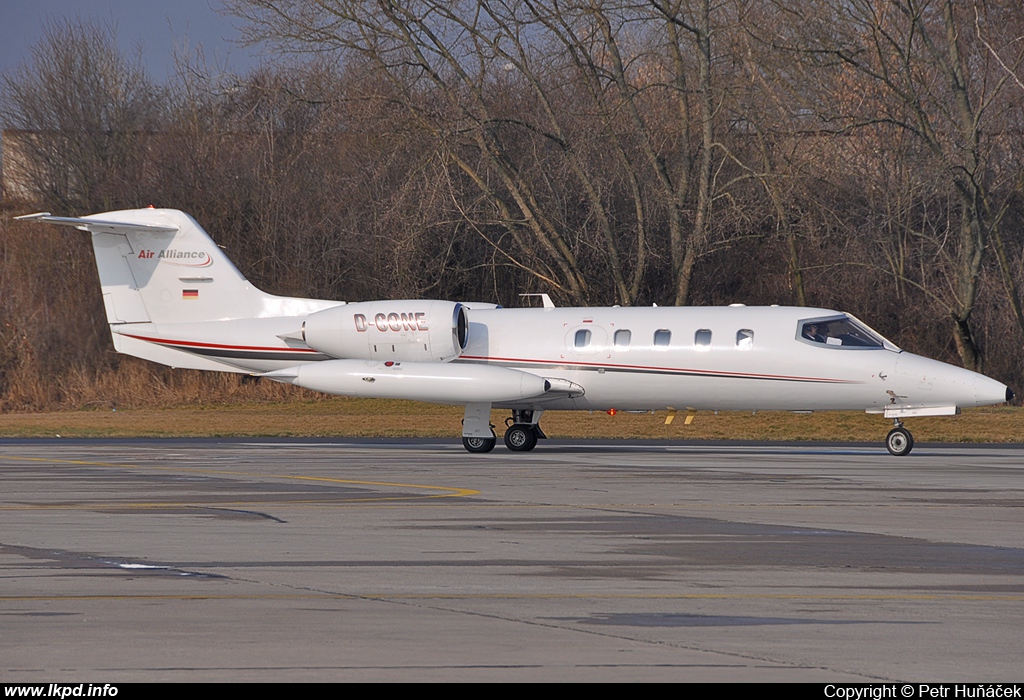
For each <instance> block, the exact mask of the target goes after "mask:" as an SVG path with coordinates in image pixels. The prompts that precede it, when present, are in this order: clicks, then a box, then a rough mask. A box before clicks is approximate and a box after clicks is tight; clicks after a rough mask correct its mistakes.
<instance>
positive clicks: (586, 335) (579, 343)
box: [573, 329, 590, 348]
mask: <svg viewBox="0 0 1024 700" xmlns="http://www.w3.org/2000/svg"><path fill="white" fill-rule="evenodd" d="M573 345H575V346H576V347H577V348H585V347H587V346H588V345H590V331H588V330H586V329H580V330H578V331H576V339H575V340H574V341H573Z"/></svg>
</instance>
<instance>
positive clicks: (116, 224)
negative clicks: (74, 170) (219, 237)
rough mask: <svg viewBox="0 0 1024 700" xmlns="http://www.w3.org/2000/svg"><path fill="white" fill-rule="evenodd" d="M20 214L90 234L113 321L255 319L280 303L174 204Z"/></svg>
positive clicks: (108, 310) (104, 294)
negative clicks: (95, 211) (94, 211)
mask: <svg viewBox="0 0 1024 700" xmlns="http://www.w3.org/2000/svg"><path fill="white" fill-rule="evenodd" d="M18 218H21V219H34V220H38V221H45V222H48V223H52V224H61V225H65V226H74V227H76V228H79V229H81V230H83V231H89V232H90V233H91V234H92V245H93V251H94V252H95V254H96V267H97V269H98V270H99V274H100V285H101V286H102V287H103V305H104V308H105V309H106V312H107V322H108V323H110V324H119V323H146V322H151V323H178V322H195V321H213V320H219V319H230V318H252V317H256V316H263V315H268V312H269V313H270V314H272V313H273V307H275V306H279V304H274V303H273V300H280V299H281V298H280V297H274V296H272V295H269V294H265V293H264V292H261V291H260V290H258V289H256V288H255V287H253V286H252V285H251V284H250V283H249V281H248V280H246V279H245V277H244V276H242V273H241V272H239V271H238V268H236V267H235V266H234V265H233V264H232V263H231V261H230V260H228V258H227V256H226V255H224V252H223V251H222V250H221V249H220V248H219V247H218V246H217V244H215V243H214V242H213V240H212V239H211V238H210V236H209V235H208V234H207V233H206V231H204V230H203V229H202V227H201V226H200V225H199V224H198V223H196V221H195V220H194V219H193V218H192V217H191V216H189V215H188V214H185V213H184V212H181V211H178V210H176V209H129V210H125V211H113V212H106V213H103V214H92V215H90V216H85V217H81V218H70V217H58V216H50V215H49V214H30V215H29V216H24V217H18ZM296 301H298V300H296Z"/></svg>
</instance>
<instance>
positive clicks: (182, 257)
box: [139, 248, 213, 267]
mask: <svg viewBox="0 0 1024 700" xmlns="http://www.w3.org/2000/svg"><path fill="white" fill-rule="evenodd" d="M139 260H157V261H159V262H162V263H167V264H168V265H178V266H180V267H209V266H210V265H212V264H213V258H211V257H210V256H209V255H207V254H206V252H205V251H202V250H177V249H175V248H167V249H166V250H159V251H157V250H147V249H143V250H140V251H139Z"/></svg>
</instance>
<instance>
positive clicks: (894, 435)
mask: <svg viewBox="0 0 1024 700" xmlns="http://www.w3.org/2000/svg"><path fill="white" fill-rule="evenodd" d="M885 448H886V449H887V450H889V454H891V455H894V456H896V457H905V456H907V455H908V454H910V451H911V450H912V449H914V436H913V435H911V434H910V431H909V430H907V429H906V428H893V429H892V430H890V431H889V435H888V436H886V438H885Z"/></svg>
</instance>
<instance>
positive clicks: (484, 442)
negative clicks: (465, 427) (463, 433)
mask: <svg viewBox="0 0 1024 700" xmlns="http://www.w3.org/2000/svg"><path fill="white" fill-rule="evenodd" d="M497 442H498V439H497V438H493V437H489V438H482V437H464V438H462V446H463V447H465V448H466V452H472V453H473V454H485V453H487V452H490V451H491V450H493V449H494V446H495V445H496V444H497Z"/></svg>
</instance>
